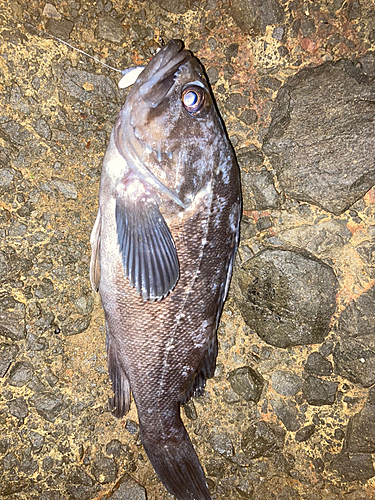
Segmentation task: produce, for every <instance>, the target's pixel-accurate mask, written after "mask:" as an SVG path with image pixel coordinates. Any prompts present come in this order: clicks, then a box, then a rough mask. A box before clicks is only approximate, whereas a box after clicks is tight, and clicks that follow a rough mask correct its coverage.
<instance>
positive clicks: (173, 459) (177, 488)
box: [140, 417, 211, 500]
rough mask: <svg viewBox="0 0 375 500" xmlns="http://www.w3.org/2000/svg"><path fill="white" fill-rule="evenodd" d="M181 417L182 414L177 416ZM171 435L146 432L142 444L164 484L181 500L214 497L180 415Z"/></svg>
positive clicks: (207, 499) (205, 499) (198, 499)
mask: <svg viewBox="0 0 375 500" xmlns="http://www.w3.org/2000/svg"><path fill="white" fill-rule="evenodd" d="M178 418H179V417H178ZM179 424H180V425H178V429H173V431H172V432H170V433H169V435H168V437H165V436H164V437H163V438H160V436H157V435H155V432H144V431H143V430H142V423H141V425H140V430H141V438H142V443H143V447H144V449H145V451H146V453H147V456H148V458H149V459H150V462H151V464H152V466H153V467H154V469H155V471H156V473H157V475H158V476H159V478H160V480H161V482H162V483H163V484H164V486H165V488H166V489H167V490H168V491H169V493H171V494H172V495H174V496H175V497H176V498H177V499H178V500H211V496H210V493H209V491H208V488H207V484H206V478H205V475H204V472H203V469H202V467H201V464H200V463H199V460H198V457H197V454H196V453H195V451H194V448H193V445H192V443H191V441H190V438H189V435H188V433H187V432H186V429H185V427H184V426H183V424H182V421H181V420H180V419H179Z"/></svg>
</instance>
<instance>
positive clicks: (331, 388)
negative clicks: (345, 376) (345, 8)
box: [302, 376, 338, 406]
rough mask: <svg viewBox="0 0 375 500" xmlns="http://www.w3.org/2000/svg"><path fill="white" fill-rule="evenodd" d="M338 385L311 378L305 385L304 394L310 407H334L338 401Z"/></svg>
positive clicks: (307, 379) (308, 378)
mask: <svg viewBox="0 0 375 500" xmlns="http://www.w3.org/2000/svg"><path fill="white" fill-rule="evenodd" d="M337 387H338V384H337V382H330V381H328V380H323V379H321V378H318V377H312V376H309V377H307V378H306V380H305V382H304V384H303V388H302V390H303V394H304V396H305V398H306V401H307V402H308V403H309V404H310V405H314V406H322V405H332V404H333V403H334V401H335V399H336V392H337Z"/></svg>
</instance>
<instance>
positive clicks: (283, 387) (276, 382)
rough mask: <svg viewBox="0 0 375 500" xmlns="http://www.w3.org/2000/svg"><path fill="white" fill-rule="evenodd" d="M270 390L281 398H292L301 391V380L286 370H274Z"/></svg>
mask: <svg viewBox="0 0 375 500" xmlns="http://www.w3.org/2000/svg"><path fill="white" fill-rule="evenodd" d="M271 383H272V388H273V389H274V390H275V391H276V392H277V393H278V394H280V395H281V396H294V395H295V394H297V392H299V391H300V390H301V389H302V383H303V382H302V379H301V378H300V377H298V375H295V374H294V373H292V372H289V371H286V370H275V371H274V372H273V373H272V376H271Z"/></svg>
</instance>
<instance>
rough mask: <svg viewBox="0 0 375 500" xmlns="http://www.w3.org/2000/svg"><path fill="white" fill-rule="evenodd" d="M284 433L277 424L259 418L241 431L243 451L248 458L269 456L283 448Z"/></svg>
mask: <svg viewBox="0 0 375 500" xmlns="http://www.w3.org/2000/svg"><path fill="white" fill-rule="evenodd" d="M285 434H286V432H285V430H284V429H282V428H281V427H279V426H278V425H276V424H274V423H272V422H264V421H263V420H261V421H260V422H258V423H257V424H256V425H253V426H251V427H249V428H248V429H247V430H246V431H245V432H244V433H243V435H242V449H243V452H244V454H245V455H246V457H247V458H249V459H254V458H259V457H265V456H269V455H270V454H272V453H274V452H278V451H280V450H281V449H282V448H283V446H284V440H285Z"/></svg>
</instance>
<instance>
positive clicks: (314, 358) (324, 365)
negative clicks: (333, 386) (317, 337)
mask: <svg viewBox="0 0 375 500" xmlns="http://www.w3.org/2000/svg"><path fill="white" fill-rule="evenodd" d="M304 368H305V370H306V371H307V372H309V373H312V374H313V375H322V376H329V375H331V374H332V372H333V366H332V363H331V362H330V361H329V360H328V359H326V358H324V357H323V356H322V355H321V354H320V353H319V352H312V353H311V354H309V356H308V358H307V360H306V363H305V367H304Z"/></svg>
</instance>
